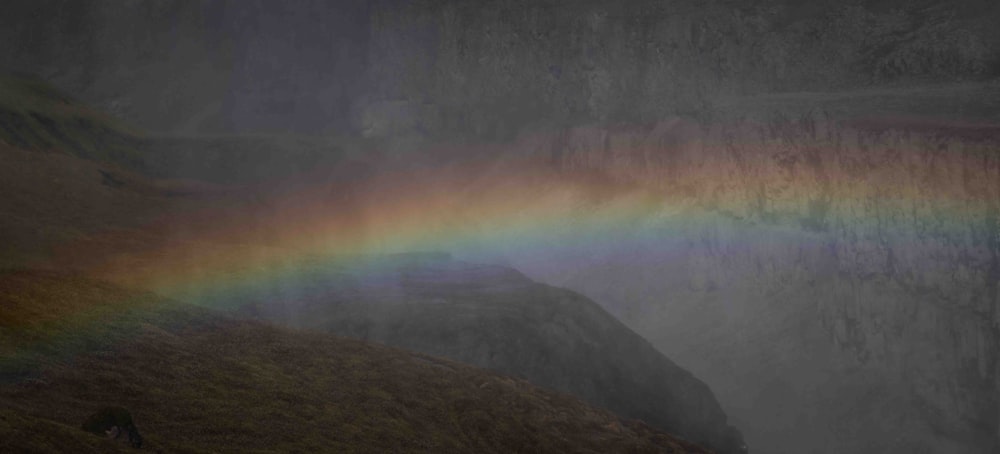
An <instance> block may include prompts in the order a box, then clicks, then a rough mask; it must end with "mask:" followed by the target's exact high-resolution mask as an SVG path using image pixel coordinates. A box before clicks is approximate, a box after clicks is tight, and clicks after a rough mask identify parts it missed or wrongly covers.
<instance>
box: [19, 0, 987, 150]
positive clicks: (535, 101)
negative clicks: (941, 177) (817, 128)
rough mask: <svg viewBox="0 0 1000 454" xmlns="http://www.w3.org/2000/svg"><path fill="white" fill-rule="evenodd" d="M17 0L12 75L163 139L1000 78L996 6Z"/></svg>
mask: <svg viewBox="0 0 1000 454" xmlns="http://www.w3.org/2000/svg"><path fill="white" fill-rule="evenodd" d="M898 3H899V4H895V3H893V2H890V1H877V2H865V3H864V4H859V5H843V4H842V3H841V2H833V1H823V2H813V3H811V4H810V5H809V6H800V5H797V2H784V1H780V0H760V1H756V2H750V3H748V2H743V3H742V4H741V6H740V7H734V6H731V5H729V4H726V3H724V2H692V1H684V0H678V1H669V2H660V1H649V0H630V1H626V2H602V1H579V2H571V3H568V4H567V3H566V2H557V1H550V0H546V1H526V0H495V1H491V2H486V3H482V2H479V3H475V4H472V3H467V2H466V3H463V2H455V1H444V0H413V1H409V0H379V1H374V2H363V1H348V2H322V1H308V2H304V3H303V2H299V3H297V4H295V5H294V6H291V5H284V4H281V3H280V2H266V1H262V0H252V1H231V0H219V1H209V0H199V1H192V2H177V1H171V0H157V1H149V2H121V1H117V0H101V1H97V2H87V3H80V2H73V1H67V0H45V1H40V2H39V1H25V0H18V1H13V2H9V3H8V4H7V5H5V14H4V17H3V18H0V25H3V27H0V38H3V40H4V42H7V43H12V44H11V45H8V46H3V48H2V49H0V57H2V58H0V61H3V62H4V63H3V65H2V66H4V67H6V69H8V70H15V71H26V72H32V73H36V74H38V75H40V76H42V77H44V78H45V79H47V80H49V81H52V82H54V83H56V85H57V86H59V87H60V88H63V89H65V90H67V91H69V92H70V93H74V94H76V95H78V96H80V97H81V98H83V99H84V100H85V101H87V102H89V103H91V104H94V105H96V107H98V108H100V109H102V110H106V111H111V112H112V113H115V114H117V115H118V116H120V117H122V118H127V119H129V120H130V121H132V122H134V123H137V124H138V125H140V126H143V127H147V128H149V129H152V130H157V131H171V132H222V131H256V132H261V131H271V132H275V131H298V132H323V131H347V130H361V131H364V132H366V133H367V134H369V135H375V136H385V135H396V134H410V135H435V136H439V135H446V136H454V135H456V134H458V135H464V136H470V135H471V136H474V137H479V138H489V139H506V138H510V137H513V136H514V135H515V134H516V133H518V132H519V131H522V130H524V129H533V130H544V129H545V128H547V127H551V126H565V125H571V124H577V123H580V122H591V121H610V122H623V121H624V122H634V121H650V120H657V119H660V118H663V117H664V116H666V115H673V114H682V115H689V116H696V117H711V116H712V115H714V114H715V113H716V112H718V111H719V110H720V109H721V108H723V107H724V104H725V103H726V100H727V99H729V98H731V97H732V96H734V95H742V94H748V93H761V92H787V91H802V90H809V91H817V90H833V89H838V90H839V89H847V88H857V87H864V86H871V85H880V84H885V83H905V82H909V81H913V80H938V81H940V80H949V81H953V80H957V79H962V80H968V79H980V78H984V77H992V76H997V75H998V74H1000V64H998V61H997V59H996V55H997V54H998V53H997V49H1000V34H998V33H997V32H996V30H995V27H993V26H992V24H993V23H995V22H996V20H997V19H998V17H1000V7H997V5H996V4H995V2H990V1H988V0H975V1H965V2H943V1H920V2H898Z"/></svg>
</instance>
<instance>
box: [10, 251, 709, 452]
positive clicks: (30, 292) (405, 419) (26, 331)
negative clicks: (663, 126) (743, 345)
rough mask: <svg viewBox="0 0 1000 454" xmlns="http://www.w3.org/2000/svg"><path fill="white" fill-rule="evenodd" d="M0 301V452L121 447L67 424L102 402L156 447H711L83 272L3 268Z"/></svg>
mask: <svg viewBox="0 0 1000 454" xmlns="http://www.w3.org/2000/svg"><path fill="white" fill-rule="evenodd" d="M0 308H2V311H0V333H2V334H0V378H2V380H0V440H3V441H2V442H0V447H2V448H3V450H4V451H5V452H70V451H73V452H83V451H89V452H119V451H120V450H121V449H124V448H122V447H123V446H124V445H120V446H119V445H116V444H114V443H112V442H110V441H107V440H102V439H100V438H98V437H95V436H93V435H89V434H86V433H85V432H83V431H81V430H79V429H78V427H79V424H80V423H81V422H82V421H83V420H84V419H85V418H86V417H87V415H88V414H90V413H91V412H93V411H95V410H96V409H97V408H100V407H102V406H105V405H110V404H116V405H122V406H125V407H127V408H128V409H129V410H130V411H131V413H132V414H133V417H134V419H135V421H136V424H137V426H138V427H139V429H140V431H141V433H142V434H143V436H144V439H145V446H144V448H143V449H148V450H152V451H154V452H190V453H194V452H295V451H299V452H469V453H473V452H475V453H480V452H483V453H509V452H525V453H534V452H537V453H543V452H544V453H547V452H579V453H587V452H591V453H607V452H622V453H624V452H628V453H667V452H671V453H706V452H708V451H705V450H703V449H701V448H699V447H697V446H694V445H692V444H690V443H687V442H684V441H681V440H678V439H676V438H673V437H671V436H668V435H665V434H663V433H661V432H658V431H656V430H654V429H651V428H649V427H648V426H646V425H644V424H642V423H638V422H627V421H622V420H620V419H619V418H618V417H616V416H614V415H612V414H611V413H609V412H607V411H604V410H598V409H595V408H593V407H589V406H587V405H585V404H583V403H581V402H580V401H578V400H576V399H575V398H572V397H570V396H567V395H565V394H559V393H555V392H552V391H546V390H542V389H539V388H536V387H534V386H532V385H530V384H528V383H527V382H524V381H521V380H516V379H511V378H507V377H504V376H501V375H497V374H494V373H489V372H485V371H482V370H479V369H476V368H473V367H471V366H467V365H462V364H458V363H454V362H451V361H446V360H441V359H437V358H434V357H430V356H425V355H421V354H415V353H409V352H405V351H402V350H398V349H395V348H389V347H382V346H378V345H373V344H368V343H364V342H359V341H354V340H347V339H343V338H339V337H336V336H332V335H328V334H320V333H305V332H295V331H290V330H287V329H279V328H274V327H270V326H266V325H262V324H259V323H252V322H242V321H236V320H232V319H228V318H224V317H221V316H219V315H217V314H214V313H211V312H209V311H206V310H203V309H197V308H194V307H191V306H186V305H183V304H179V303H174V302H170V301H166V300H162V299H159V298H158V297H156V296H154V295H151V294H143V293H136V292H132V291H128V290H125V289H121V288H117V287H115V286H112V285H110V284H106V283H102V282H99V281H93V280H89V279H85V278H80V277H74V276H70V275H63V274H59V273H50V272H33V271H9V272H2V273H0Z"/></svg>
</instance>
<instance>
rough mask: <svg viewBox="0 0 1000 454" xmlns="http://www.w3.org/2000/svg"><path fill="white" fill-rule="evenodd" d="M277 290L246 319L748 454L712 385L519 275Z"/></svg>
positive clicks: (324, 282) (458, 269)
mask: <svg viewBox="0 0 1000 454" xmlns="http://www.w3.org/2000/svg"><path fill="white" fill-rule="evenodd" d="M276 284H277V287H276V288H275V289H274V295H269V294H268V293H267V292H266V291H264V292H260V291H258V292H257V293H256V294H255V295H254V298H255V299H256V300H257V301H258V303H257V304H255V305H252V306H249V307H246V308H245V309H244V312H245V313H247V314H253V315H255V316H257V317H260V318H263V319H267V320H272V321H279V322H282V323H285V324H289V325H292V326H296V327H300V328H308V329H322V330H326V331H329V332H332V333H336V334H340V335H344V336H349V337H354V338H360V339H366V340H369V341H374V342H379V343H384V344H387V345H392V346H397V347H402V348H406V349H409V350H415V351H419V352H423V353H427V354H431V355H435V356H442V357H446V358H451V359H454V360H458V361H462V362H465V363H469V364H473V365H476V366H479V367H483V368H488V369H492V370H496V371H500V372H503V373H507V374H511V375H514V376H518V377H522V378H524V379H526V380H528V381H530V382H532V383H535V384H538V385H541V386H545V387H549V388H552V389H555V390H558V391H562V392H566V393H570V394H573V395H575V396H578V397H580V398H582V399H583V400H585V401H587V402H590V403H591V404H594V405H597V406H600V407H604V408H608V409H610V410H612V411H615V412H616V413H618V414H620V415H622V416H624V417H628V418H636V419H641V420H642V421H644V422H646V423H648V424H650V425H651V426H653V427H658V428H661V429H663V430H666V431H668V432H670V433H674V434H677V435H679V436H681V437H683V438H685V439H687V440H690V441H692V442H695V443H699V444H702V445H704V446H707V447H709V448H712V449H715V450H717V452H720V453H738V452H743V451H741V449H740V446H741V445H742V442H743V441H742V435H741V434H740V433H739V432H738V431H737V430H736V429H735V428H733V427H732V426H730V425H729V424H728V423H727V419H726V415H725V414H724V413H723V412H722V409H721V407H720V406H719V404H718V402H717V401H716V400H715V397H714V396H713V394H712V391H711V390H710V389H709V388H708V387H707V386H705V384H704V383H702V382H701V381H700V380H698V379H697V378H695V377H694V376H693V375H691V374H690V373H688V372H687V371H685V370H684V369H682V368H680V367H678V366H677V365H675V364H674V363H673V362H671V361H670V360H669V359H667V358H666V357H664V356H663V355H662V354H661V353H659V352H658V351H656V349H654V348H653V347H652V346H651V345H650V344H649V343H648V342H647V341H645V340H644V339H642V338H641V337H639V336H638V335H637V334H635V333H634V332H633V331H631V330H630V329H628V328H627V327H626V326H625V325H623V324H621V322H619V321H617V320H616V319H615V318H614V317H612V316H611V315H610V314H608V313H607V312H606V311H604V310H603V309H601V307H600V306H598V305H597V304H596V303H594V302H593V301H590V300H588V299H587V298H585V297H583V296H581V295H579V294H576V293H573V292H570V291H568V290H563V289H558V288H554V287H549V286H546V285H542V284H538V283H535V282H532V281H531V280H529V279H527V278H526V277H524V276H523V275H522V274H521V273H519V272H517V271H516V270H514V269H511V268H506V267H501V266H487V265H476V264H471V263H465V262H460V261H456V260H453V259H451V258H450V257H448V256H447V255H433V254H416V255H403V256H390V257H386V258H379V259H375V260H374V261H371V262H369V263H367V264H366V265H364V266H362V267H354V266H352V267H343V268H340V269H339V270H337V271H336V272H332V273H331V272H322V273H311V274H310V275H300V276H299V278H298V279H297V280H296V281H295V282H281V283H276ZM288 288H295V289H296V295H297V296H295V297H289V295H288V290H287V289H288ZM216 303H217V302H216Z"/></svg>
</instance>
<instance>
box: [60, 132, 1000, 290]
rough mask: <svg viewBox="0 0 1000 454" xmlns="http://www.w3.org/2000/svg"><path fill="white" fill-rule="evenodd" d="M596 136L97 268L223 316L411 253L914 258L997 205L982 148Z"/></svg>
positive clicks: (257, 215)
mask: <svg viewBox="0 0 1000 454" xmlns="http://www.w3.org/2000/svg"><path fill="white" fill-rule="evenodd" d="M654 132H655V131H654ZM573 134H576V136H573ZM600 134H608V133H607V132H603V133H599V132H594V131H593V130H581V131H579V132H576V133H571V134H570V137H569V138H568V139H567V138H566V137H562V138H561V139H560V140H562V141H564V142H567V143H569V147H570V148H571V149H572V153H564V154H562V155H561V156H560V157H559V158H558V159H555V160H554V159H553V158H552V157H551V156H545V157H544V158H538V157H537V156H539V153H538V152H537V150H538V149H539V148H540V147H541V148H544V146H547V145H544V144H545V143H546V142H545V141H544V140H541V139H539V138H538V137H530V138H526V139H522V140H521V141H519V142H517V143H514V144H510V145H508V146H506V147H503V146H495V147H493V148H487V149H486V150H472V151H470V150H469V149H461V150H443V151H442V150H437V151H434V152H431V153H428V155H429V156H433V157H434V159H436V161H433V164H429V165H425V166H423V167H418V168H414V167H413V166H412V165H411V163H412V161H413V160H419V159H423V158H415V157H414V156H409V157H405V158H404V159H402V160H401V161H402V162H399V161H396V162H390V163H388V164H385V163H383V164H381V165H382V167H381V171H380V172H378V173H376V174H375V176H373V177H372V178H371V179H367V180H360V182H359V181H354V182H351V183H344V182H342V181H340V180H338V179H330V178H315V179H312V180H310V179H303V180H302V181H295V184H294V185H292V187H290V188H289V189H285V190H281V191H276V193H275V194H273V195H271V196H269V197H267V198H266V199H264V200H257V201H255V202H254V203H242V204H240V203H237V204H235V205H234V204H232V203H231V201H230V200H227V201H225V202H226V203H227V204H229V205H227V206H225V207H222V206H215V207H207V208H203V209H201V210H200V211H195V212H189V213H183V214H175V215H173V216H171V217H168V218H166V219H165V220H164V221H163V223H162V225H159V226H157V227H156V228H155V230H156V231H158V232H159V233H158V234H157V235H155V236H157V237H158V238H159V239H160V240H159V241H157V242H155V243H153V244H150V245H149V246H148V247H146V248H145V249H143V250H139V251H132V252H130V253H128V254H112V255H108V256H107V257H104V258H102V261H101V262H99V263H96V264H93V265H92V266H90V270H91V273H92V274H95V275H97V276H100V277H102V278H107V279H110V280H112V281H114V282H117V283H121V284H124V285H128V286H133V287H138V288H142V289H149V290H152V291H155V292H157V293H160V294H163V295H167V296H170V297H173V298H177V299H180V300H183V301H192V302H198V303H200V304H204V305H209V306H219V305H224V304H223V303H222V302H221V301H230V302H236V303H238V301H240V300H241V299H247V298H251V297H252V296H253V295H254V294H255V293H258V292H263V291H264V289H265V288H271V287H274V286H282V287H289V286H292V287H295V286H296V285H297V284H296V282H301V281H302V280H303V276H313V277H315V276H321V275H322V274H323V273H334V272H346V271H345V270H347V269H349V268H353V269H355V270H363V271H356V272H364V273H378V272H379V266H378V263H383V262H380V261H379V260H377V259H373V257H379V256H385V255H390V254H398V253H407V252H413V251H446V252H450V253H452V254H454V255H456V256H460V257H519V258H522V259H525V258H527V259H526V260H538V261H545V260H546V257H560V258H561V259H560V260H563V261H564V262H565V261H573V260H575V259H580V260H587V259H588V258H591V257H600V256H602V255H607V254H627V253H629V252H628V251H637V252H641V253H637V254H636V256H637V257H645V258H643V259H644V260H649V257H650V256H655V255H657V254H659V256H661V257H663V259H664V260H671V259H672V258H671V257H675V256H676V251H675V250H674V249H676V248H677V247H678V245H680V244H683V243H684V242H685V241H698V240H699V239H700V238H702V237H704V236H705V235H707V234H711V232H713V231H716V230H718V229H719V228H720V227H719V226H720V225H725V226H729V227H726V228H725V229H731V228H740V226H752V228H753V229H756V230H755V231H756V232H758V233H755V234H753V235H744V236H742V237H741V241H754V238H759V239H760V240H761V241H765V242H768V243H771V244H780V243H783V242H786V243H797V242H814V243H823V242H828V241H829V236H830V235H844V234H850V235H853V236H854V237H856V238H857V241H859V242H861V243H864V242H868V243H877V242H885V241H890V242H893V243H894V244H896V245H897V247H902V248H904V249H906V248H910V249H920V248H921V247H923V246H921V242H923V241H925V239H926V238H931V237H934V236H935V235H942V234H944V235H954V234H961V235H967V234H970V232H971V235H972V236H974V237H977V238H979V237H983V238H985V237H986V236H988V234H989V229H990V226H991V225H992V226H993V227H995V226H996V222H997V213H998V212H1000V207H998V205H1000V183H998V182H1000V155H998V154H997V153H996V152H995V150H996V148H995V145H994V144H992V143H989V142H981V141H979V142H976V141H954V140H951V141H949V140H938V139H934V138H927V137H923V136H920V135H905V136H903V135H895V136H888V137H876V138H872V137H870V136H864V135H857V134H855V135H849V134H848V135H846V136H844V135H840V136H836V137H834V136H829V137H825V138H819V139H811V140H810V141H802V140H799V141H790V140H785V139H782V138H773V137H772V138H768V137H756V138H754V139H752V140H751V139H741V140H740V141H737V142H734V141H733V140H732V139H731V138H730V139H727V140H721V139H719V140H715V141H712V140H708V139H698V140H687V141H682V142H680V143H678V142H677V141H668V140H663V138H662V137H655V135H654V137H653V138H650V133H649V132H648V131H647V132H641V131H640V132H632V133H618V136H616V137H615V138H613V139H607V138H606V137H603V136H600ZM628 134H632V135H631V136H630V135H628ZM643 134H645V135H643ZM574 137H576V139H574ZM594 137H596V138H597V139H596V140H595V139H594ZM845 137H846V138H845ZM540 143H541V144H543V145H544V146H542V145H539V144H540ZM609 144H610V145H609ZM435 153H437V154H436V155H435ZM417 156H422V155H417ZM498 157H499V158H498ZM319 174H322V172H319ZM991 223H992V224H991ZM180 227H184V228H185V230H187V231H189V233H182V232H179V231H178V230H179V229H180ZM725 229H723V230H725ZM754 235H756V236H754ZM750 246H751V245H745V247H747V248H749V247H750ZM972 247H977V246H972ZM978 247H982V248H985V247H986V246H985V243H982V245H981V246H978ZM650 251H657V252H656V253H655V254H652V253H650ZM71 253H72V252H71ZM723 253H725V252H723ZM279 284H280V285H279ZM236 303H234V304H236Z"/></svg>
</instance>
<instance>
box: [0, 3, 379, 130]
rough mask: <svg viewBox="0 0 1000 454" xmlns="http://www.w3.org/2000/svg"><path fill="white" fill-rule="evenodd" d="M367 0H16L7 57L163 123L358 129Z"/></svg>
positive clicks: (132, 115) (99, 101)
mask: <svg viewBox="0 0 1000 454" xmlns="http://www.w3.org/2000/svg"><path fill="white" fill-rule="evenodd" d="M366 8H367V6H366V5H365V3H364V2H336V4H333V3H331V2H322V1H315V2H308V3H303V2H300V3H297V4H296V5H294V6H292V5H285V4H283V3H280V2H267V1H250V2H246V1H228V0H226V1H193V2H177V1H169V0H168V1H160V0H154V1H150V2H121V1H116V0H102V1H96V2H86V3H81V2H74V1H65V0H45V1H40V2H36V1H14V2H10V3H8V4H6V5H4V17H3V18H2V19H0V22H2V24H3V27H0V28H2V31H0V38H2V39H3V41H4V42H5V43H8V45H4V46H0V60H2V61H3V63H2V64H0V67H3V68H4V69H6V70H8V71H19V72H29V73H34V74H36V75H38V76H40V77H43V78H45V79H46V80H48V81H50V82H52V83H54V84H55V85H56V86H58V87H59V88H62V89H63V90H65V91H67V92H69V93H73V94H74V95H75V96H79V97H80V98H81V99H82V100H84V101H86V102H88V103H89V104H91V105H93V106H94V107H96V108H98V109H100V110H103V111H107V112H110V113H112V114H114V115H116V116H118V117H120V118H123V119H127V120H128V121H129V122H130V123H132V124H135V125H137V126H141V127H143V128H148V129H150V130H153V131H170V132H206V131H207V132H221V131H236V132H246V131H255V132H277V131H312V132H318V131H325V130H346V129H348V128H349V124H350V106H351V102H352V99H353V98H352V96H353V95H354V94H355V93H356V92H357V91H358V90H357V87H358V83H359V81H360V80H361V76H362V74H363V61H364V57H365V54H364V49H365V48H366V45H365V42H366V37H367V30H366V26H367V19H366V18H367V12H366Z"/></svg>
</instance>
